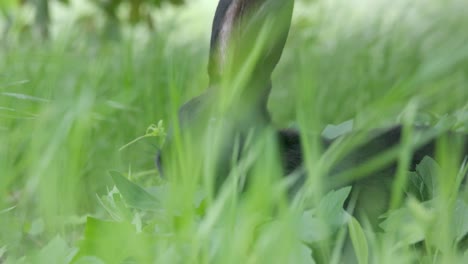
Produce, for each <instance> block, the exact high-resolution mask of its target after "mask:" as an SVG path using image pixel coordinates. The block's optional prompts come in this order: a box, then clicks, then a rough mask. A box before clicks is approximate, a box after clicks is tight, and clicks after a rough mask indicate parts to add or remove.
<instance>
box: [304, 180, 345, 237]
mask: <svg viewBox="0 0 468 264" xmlns="http://www.w3.org/2000/svg"><path fill="white" fill-rule="evenodd" d="M350 192H351V187H345V188H342V189H339V190H337V191H331V192H329V193H328V194H327V195H325V197H323V199H322V200H321V201H320V203H319V205H318V207H317V208H316V209H313V210H307V211H305V212H304V213H303V214H302V216H301V219H300V220H299V237H300V238H301V240H302V241H303V242H305V243H314V242H318V241H321V240H324V239H326V238H328V237H330V236H331V235H332V234H334V233H335V232H336V231H337V230H338V229H339V228H340V227H341V226H343V225H344V224H346V222H347V221H348V219H349V214H348V213H347V212H346V211H345V210H344V209H343V205H344V202H345V201H346V199H347V197H348V196H349V193H350Z"/></svg>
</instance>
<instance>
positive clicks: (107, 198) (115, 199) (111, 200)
mask: <svg viewBox="0 0 468 264" xmlns="http://www.w3.org/2000/svg"><path fill="white" fill-rule="evenodd" d="M97 199H98V201H99V203H100V204H101V206H102V207H104V209H105V210H106V211H107V213H109V215H110V216H111V217H112V218H113V219H114V220H115V221H123V220H131V219H132V217H133V214H132V212H131V210H130V209H129V208H127V206H126V205H125V202H124V201H123V200H122V196H121V195H120V193H119V192H118V190H117V188H116V187H115V186H114V188H113V189H112V190H111V191H109V193H108V194H107V195H103V196H102V197H99V196H98V197H97Z"/></svg>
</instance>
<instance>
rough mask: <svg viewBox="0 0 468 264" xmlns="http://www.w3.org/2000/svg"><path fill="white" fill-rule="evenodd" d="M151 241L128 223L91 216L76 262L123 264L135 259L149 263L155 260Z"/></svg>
mask: <svg viewBox="0 0 468 264" xmlns="http://www.w3.org/2000/svg"><path fill="white" fill-rule="evenodd" d="M152 241H153V240H152V238H151V237H150V236H148V235H146V234H144V233H139V234H137V232H136V228H135V226H134V225H132V224H130V223H128V222H110V221H102V220H99V219H96V218H92V217H88V221H87V223H86V228H85V232H84V239H83V240H82V241H81V242H80V243H79V251H78V254H77V255H76V256H75V259H74V260H75V261H77V260H79V259H80V258H82V257H86V256H90V257H97V258H99V259H100V260H102V261H103V262H104V263H122V262H123V261H125V260H128V259H136V260H138V262H139V263H147V261H148V260H149V259H152V257H154V251H153V250H152V247H153V242H152Z"/></svg>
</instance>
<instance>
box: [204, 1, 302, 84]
mask: <svg viewBox="0 0 468 264" xmlns="http://www.w3.org/2000/svg"><path fill="white" fill-rule="evenodd" d="M293 6H294V0H220V1H219V3H218V7H217V9H216V14H215V17H214V20H213V26H212V34H211V47H210V62H209V67H208V72H209V75H210V81H211V83H217V82H218V81H219V79H220V78H221V77H222V76H224V74H225V69H226V68H232V66H234V71H236V69H238V67H241V65H242V63H244V62H245V61H243V60H246V59H247V56H248V54H249V53H250V52H251V50H252V49H253V47H254V45H255V44H256V42H257V41H258V38H259V35H260V32H261V30H262V28H263V27H264V26H265V25H266V23H267V22H268V23H270V27H269V29H270V32H268V38H267V40H266V41H265V42H266V44H265V45H264V46H263V47H262V49H261V51H260V56H259V59H258V61H257V64H256V66H255V69H254V73H253V75H254V76H255V78H259V77H264V79H268V81H269V78H270V75H271V72H272V71H273V69H274V67H275V66H276V64H277V62H278V60H279V58H280V57H281V54H282V51H283V48H284V45H285V42H286V38H287V35H288V32H289V27H290V24H291V18H292V10H293ZM229 53H231V55H232V56H231V58H235V59H234V60H232V59H231V60H230V59H228V55H229ZM232 64H239V65H232ZM263 81H266V80H263Z"/></svg>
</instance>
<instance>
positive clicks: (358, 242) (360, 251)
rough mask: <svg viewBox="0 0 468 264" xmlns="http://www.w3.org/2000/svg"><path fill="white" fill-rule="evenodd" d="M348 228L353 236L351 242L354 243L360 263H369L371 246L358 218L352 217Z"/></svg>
mask: <svg viewBox="0 0 468 264" xmlns="http://www.w3.org/2000/svg"><path fill="white" fill-rule="evenodd" d="M348 228H349V236H350V237H351V242H352V243H353V248H354V252H355V253H356V257H357V259H358V262H359V264H367V263H368V262H369V247H368V244H367V239H366V235H365V234H364V231H363V230H362V227H361V225H360V224H359V222H358V221H357V220H356V218H354V217H351V220H350V221H349V223H348Z"/></svg>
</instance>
